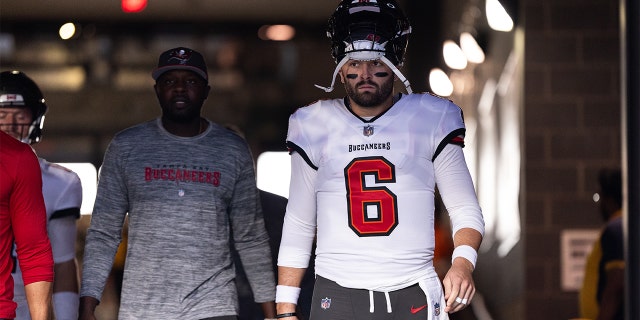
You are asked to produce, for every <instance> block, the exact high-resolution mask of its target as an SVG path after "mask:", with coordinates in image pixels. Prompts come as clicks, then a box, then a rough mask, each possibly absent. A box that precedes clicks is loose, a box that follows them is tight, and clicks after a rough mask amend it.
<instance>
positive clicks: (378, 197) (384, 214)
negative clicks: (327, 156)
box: [344, 157, 398, 237]
mask: <svg viewBox="0 0 640 320" xmlns="http://www.w3.org/2000/svg"><path fill="white" fill-rule="evenodd" d="M344 176H345V183H346V187H347V210H348V214H349V227H350V228H351V229H352V230H353V232H355V233H356V234H357V235H358V236H360V237H367V236H388V235H389V234H391V232H392V231H393V229H394V228H395V227H396V226H397V225H398V204H397V197H396V195H395V194H394V193H393V192H391V190H389V189H388V188H387V187H384V186H382V187H370V186H367V185H366V182H365V178H366V177H367V176H373V177H374V178H375V183H376V184H380V183H395V182H396V171H395V166H394V165H393V164H392V163H391V162H389V161H388V160H387V159H385V158H383V157H366V158H356V159H353V161H351V162H350V163H349V164H348V165H347V166H346V167H345V168H344ZM374 208H375V209H377V213H376V212H374V211H375V210H372V209H374Z"/></svg>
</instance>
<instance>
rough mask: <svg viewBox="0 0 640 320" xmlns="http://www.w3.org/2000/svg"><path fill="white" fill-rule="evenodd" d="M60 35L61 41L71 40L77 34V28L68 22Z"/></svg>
mask: <svg viewBox="0 0 640 320" xmlns="http://www.w3.org/2000/svg"><path fill="white" fill-rule="evenodd" d="M58 34H59V35H60V39H62V40H69V39H71V38H73V36H74V35H75V34H76V26H75V25H74V24H73V23H71V22H67V23H65V24H63V25H62V26H61V27H60V29H59V30H58Z"/></svg>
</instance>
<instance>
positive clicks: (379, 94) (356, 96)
mask: <svg viewBox="0 0 640 320" xmlns="http://www.w3.org/2000/svg"><path fill="white" fill-rule="evenodd" d="M392 79H393V78H390V80H389V81H385V82H383V83H382V85H381V86H378V84H376V83H374V82H373V81H371V80H364V81H360V82H358V83H356V84H355V85H353V86H351V85H349V84H348V83H347V82H345V85H344V88H345V91H346V92H347V95H348V96H349V98H351V100H353V102H355V103H357V104H358V105H359V106H361V107H365V108H368V107H376V106H379V105H380V104H382V103H383V102H384V101H385V100H387V98H389V96H390V95H391V94H392V93H393V80H392ZM364 84H366V85H370V86H372V87H374V88H376V90H375V91H374V92H361V93H359V92H357V90H356V89H357V88H358V87H359V86H361V85H364Z"/></svg>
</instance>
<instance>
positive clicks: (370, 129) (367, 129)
mask: <svg viewBox="0 0 640 320" xmlns="http://www.w3.org/2000/svg"><path fill="white" fill-rule="evenodd" d="M362 134H363V135H364V136H365V137H368V136H370V135H372V134H373V126H371V125H366V126H364V127H363V128H362Z"/></svg>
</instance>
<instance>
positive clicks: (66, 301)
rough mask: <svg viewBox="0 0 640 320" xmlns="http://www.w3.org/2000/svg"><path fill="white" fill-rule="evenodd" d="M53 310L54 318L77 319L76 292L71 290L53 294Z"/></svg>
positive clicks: (77, 299) (78, 300) (78, 302)
mask: <svg viewBox="0 0 640 320" xmlns="http://www.w3.org/2000/svg"><path fill="white" fill-rule="evenodd" d="M52 300H53V311H54V314H55V316H56V319H78V305H79V304H80V298H78V294H77V293H75V292H71V291H62V292H56V293H54V294H53V297H52Z"/></svg>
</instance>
